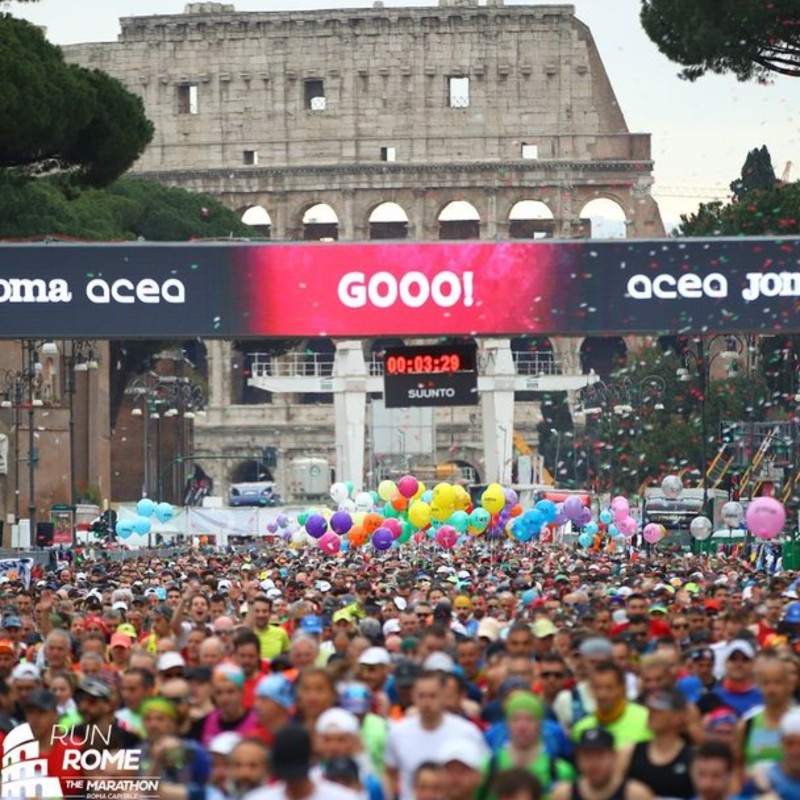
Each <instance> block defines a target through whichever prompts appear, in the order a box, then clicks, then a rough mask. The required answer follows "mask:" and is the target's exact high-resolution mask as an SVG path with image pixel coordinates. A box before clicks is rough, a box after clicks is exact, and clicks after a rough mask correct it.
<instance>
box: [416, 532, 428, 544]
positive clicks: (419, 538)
mask: <svg viewBox="0 0 800 800" xmlns="http://www.w3.org/2000/svg"><path fill="white" fill-rule="evenodd" d="M427 538H428V534H427V533H425V531H417V532H416V533H415V534H414V541H415V542H416V543H417V544H422V543H423V542H424V541H425V540H426V539H427Z"/></svg>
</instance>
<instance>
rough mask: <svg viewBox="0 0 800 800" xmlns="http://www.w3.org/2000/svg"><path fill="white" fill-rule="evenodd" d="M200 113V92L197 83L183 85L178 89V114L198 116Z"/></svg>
mask: <svg viewBox="0 0 800 800" xmlns="http://www.w3.org/2000/svg"><path fill="white" fill-rule="evenodd" d="M197 111H198V92H197V84H196V83H182V84H181V85H180V86H179V87H178V113H179V114H196V113H197Z"/></svg>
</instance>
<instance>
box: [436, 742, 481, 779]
mask: <svg viewBox="0 0 800 800" xmlns="http://www.w3.org/2000/svg"><path fill="white" fill-rule="evenodd" d="M437 761H438V762H439V763H440V764H448V763H450V762H451V761H458V762H460V763H461V764H465V765H466V766H468V767H469V768H470V769H474V770H475V771H476V772H480V771H481V770H482V769H483V765H484V763H485V762H486V750H485V748H483V747H481V746H480V745H479V744H478V742H477V741H475V740H474V739H471V738H470V739H466V738H463V739H462V738H459V737H457V736H454V737H451V738H448V739H447V741H446V742H445V743H444V744H443V745H442V748H441V749H440V750H439V756H438V758H437Z"/></svg>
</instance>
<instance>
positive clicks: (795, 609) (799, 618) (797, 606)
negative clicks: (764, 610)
mask: <svg viewBox="0 0 800 800" xmlns="http://www.w3.org/2000/svg"><path fill="white" fill-rule="evenodd" d="M783 621H784V622H788V623H789V624H790V625H800V603H789V605H788V606H787V607H786V613H785V614H784V615H783Z"/></svg>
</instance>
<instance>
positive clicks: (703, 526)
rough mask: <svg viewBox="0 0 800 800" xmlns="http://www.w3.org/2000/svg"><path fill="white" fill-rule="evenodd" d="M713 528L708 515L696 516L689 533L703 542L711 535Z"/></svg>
mask: <svg viewBox="0 0 800 800" xmlns="http://www.w3.org/2000/svg"><path fill="white" fill-rule="evenodd" d="M712 528H713V526H712V524H711V520H710V519H709V518H708V517H695V518H694V519H693V520H692V522H691V525H689V533H691V534H692V536H694V538H695V539H697V541H698V542H703V541H705V540H706V539H708V538H709V536H711V531H712Z"/></svg>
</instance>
